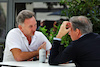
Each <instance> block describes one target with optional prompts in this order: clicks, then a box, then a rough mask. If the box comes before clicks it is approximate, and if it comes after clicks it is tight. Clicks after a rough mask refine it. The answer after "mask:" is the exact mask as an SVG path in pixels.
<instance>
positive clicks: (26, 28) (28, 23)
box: [22, 17, 37, 36]
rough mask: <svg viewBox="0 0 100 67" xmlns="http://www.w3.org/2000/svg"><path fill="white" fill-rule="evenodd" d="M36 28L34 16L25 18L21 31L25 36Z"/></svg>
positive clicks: (31, 34) (31, 33)
mask: <svg viewBox="0 0 100 67" xmlns="http://www.w3.org/2000/svg"><path fill="white" fill-rule="evenodd" d="M36 28H37V22H36V20H35V18H34V17H32V18H29V19H25V21H24V25H23V26H22V32H23V33H24V35H26V36H33V35H34V33H35V31H36Z"/></svg>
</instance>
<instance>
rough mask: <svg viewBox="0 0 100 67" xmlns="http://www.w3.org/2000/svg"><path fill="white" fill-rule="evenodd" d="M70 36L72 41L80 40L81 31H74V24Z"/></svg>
mask: <svg viewBox="0 0 100 67" xmlns="http://www.w3.org/2000/svg"><path fill="white" fill-rule="evenodd" d="M68 34H69V35H70V37H71V39H72V41H74V40H77V39H79V38H80V32H79V30H78V29H77V30H75V31H74V30H73V28H72V24H71V31H69V33H68Z"/></svg>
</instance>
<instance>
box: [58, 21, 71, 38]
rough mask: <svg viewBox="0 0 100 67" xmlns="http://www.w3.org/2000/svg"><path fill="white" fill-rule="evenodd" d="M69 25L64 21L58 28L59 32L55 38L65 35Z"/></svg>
mask: <svg viewBox="0 0 100 67" xmlns="http://www.w3.org/2000/svg"><path fill="white" fill-rule="evenodd" d="M70 27H71V23H70V22H68V21H64V22H63V23H62V25H61V26H60V29H59V32H58V34H57V36H56V38H60V39H61V38H62V37H63V36H64V35H66V34H67V33H68V32H69V31H70V30H71V28H70Z"/></svg>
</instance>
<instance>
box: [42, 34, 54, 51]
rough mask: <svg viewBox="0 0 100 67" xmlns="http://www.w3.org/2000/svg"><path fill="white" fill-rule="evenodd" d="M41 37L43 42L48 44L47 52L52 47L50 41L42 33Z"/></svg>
mask: <svg viewBox="0 0 100 67" xmlns="http://www.w3.org/2000/svg"><path fill="white" fill-rule="evenodd" d="M41 35H42V40H43V42H46V50H50V49H51V47H52V45H51V43H50V41H49V40H48V39H47V38H46V36H45V35H44V34H43V33H41Z"/></svg>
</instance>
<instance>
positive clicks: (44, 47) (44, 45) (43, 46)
mask: <svg viewBox="0 0 100 67" xmlns="http://www.w3.org/2000/svg"><path fill="white" fill-rule="evenodd" d="M42 48H43V49H45V50H46V42H43V44H42V45H41V46H40V47H39V48H38V50H40V49H42Z"/></svg>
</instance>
